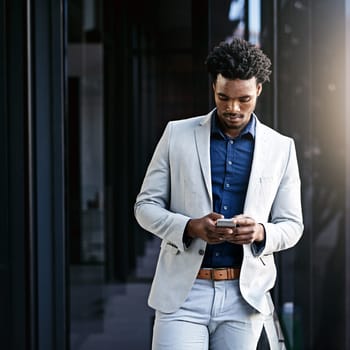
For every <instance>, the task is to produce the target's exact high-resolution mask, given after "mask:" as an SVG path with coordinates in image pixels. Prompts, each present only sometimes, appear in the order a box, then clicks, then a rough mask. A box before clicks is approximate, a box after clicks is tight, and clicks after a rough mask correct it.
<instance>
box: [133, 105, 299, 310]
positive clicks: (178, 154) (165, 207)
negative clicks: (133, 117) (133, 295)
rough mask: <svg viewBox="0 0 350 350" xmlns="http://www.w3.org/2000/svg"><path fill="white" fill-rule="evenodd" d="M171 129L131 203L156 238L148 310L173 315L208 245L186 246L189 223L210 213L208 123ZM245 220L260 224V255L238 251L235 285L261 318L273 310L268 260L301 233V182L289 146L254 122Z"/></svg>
mask: <svg viewBox="0 0 350 350" xmlns="http://www.w3.org/2000/svg"><path fill="white" fill-rule="evenodd" d="M212 114H213V113H212V112H210V113H209V114H207V115H204V116H200V117H194V118H189V119H184V120H178V121H173V122H169V123H168V125H167V127H166V128H165V131H164V133H163V135H162V137H161V139H160V141H159V143H158V145H157V147H156V149H155V152H154V154H153V157H152V160H151V162H150V164H149V166H148V169H147V172H146V175H145V178H144V182H143V184H142V187H141V191H140V193H139V194H138V196H137V199H136V203H135V208H134V210H135V217H136V219H137V221H138V223H139V224H140V225H141V226H142V227H143V228H144V229H145V230H147V231H149V232H151V233H153V234H155V235H156V236H158V237H160V238H161V239H162V243H161V249H160V254H159V259H158V263H157V268H156V272H155V276H154V279H153V283H152V287H151V292H150V295H149V299H148V302H149V305H150V306H151V307H152V308H154V309H156V310H160V311H162V312H165V313H171V312H174V311H176V310H177V309H178V308H179V307H180V306H181V304H182V303H183V302H184V300H185V298H186V297H187V295H188V293H189V291H190V289H191V287H192V285H193V283H194V281H195V279H196V275H197V273H198V270H199V269H200V266H201V263H202V260H203V252H204V250H205V248H206V242H205V241H203V240H202V239H199V238H197V239H194V240H193V241H192V243H191V245H190V246H189V247H188V248H186V247H184V244H183V241H182V236H183V232H184V229H185V226H186V223H187V221H188V220H189V219H190V218H199V217H202V216H205V215H207V214H208V213H210V212H212V210H213V200H212V188H211V173H210V133H211V121H210V120H211V116H212ZM254 118H256V116H254ZM244 214H246V215H249V216H251V217H252V218H254V219H255V220H256V221H257V222H259V223H262V224H263V225H264V227H265V231H266V244H265V248H264V249H263V250H262V251H261V252H260V253H259V254H257V253H255V252H254V249H252V248H253V246H252V245H250V244H247V245H244V246H243V248H244V249H243V250H244V257H243V263H242V268H241V275H240V279H239V285H240V290H241V293H242V296H243V298H244V299H245V300H246V301H247V302H248V303H249V304H250V305H251V306H253V307H254V308H256V309H257V310H258V311H260V312H261V313H263V314H265V315H268V314H270V313H271V312H272V311H273V305H272V303H271V298H270V294H269V290H270V289H271V288H272V287H273V286H274V283H275V280H276V266H275V263H274V257H273V253H274V252H277V251H280V250H283V249H287V248H290V247H292V246H294V245H295V244H296V243H297V241H298V240H299V239H300V237H301V235H302V232H303V222H302V209H301V200H300V178H299V171H298V164H297V158H296V151H295V146H294V142H293V140H292V139H291V138H288V137H286V136H283V135H281V134H279V133H277V132H276V131H274V130H273V129H271V128H269V127H267V126H265V125H263V124H262V123H260V122H259V121H258V119H257V123H256V136H255V147H254V156H253V163H252V169H251V174H250V179H249V184H248V190H247V195H246V200H245V205H244Z"/></svg>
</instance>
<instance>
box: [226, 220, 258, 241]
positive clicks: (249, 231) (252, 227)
mask: <svg viewBox="0 0 350 350" xmlns="http://www.w3.org/2000/svg"><path fill="white" fill-rule="evenodd" d="M234 222H235V224H236V227H235V228H234V229H233V234H232V235H227V236H226V237H225V238H224V239H225V240H226V241H227V242H231V243H235V244H249V243H253V242H261V241H263V240H264V239H265V229H264V226H263V225H262V224H259V223H257V222H256V221H255V220H254V219H253V218H251V217H249V216H245V215H243V214H242V215H237V216H235V217H234Z"/></svg>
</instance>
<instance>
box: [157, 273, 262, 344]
mask: <svg viewBox="0 0 350 350" xmlns="http://www.w3.org/2000/svg"><path fill="white" fill-rule="evenodd" d="M263 324H264V317H263V315H262V314H260V313H259V312H258V311H256V310H255V309H254V308H252V307H251V306H250V305H249V304H248V303H247V302H246V301H245V300H244V299H243V298H242V296H241V293H240V291H239V286H238V280H229V281H217V282H216V281H210V280H200V279H197V280H196V282H195V283H194V285H193V288H192V290H191V291H190V293H189V295H188V297H187V299H186V300H185V302H184V304H183V305H182V307H181V308H180V309H179V310H178V311H176V312H174V313H170V314H166V313H162V312H159V311H156V317H155V323H154V328H153V341H152V350H208V349H210V350H254V349H256V347H257V343H258V341H259V337H260V334H261V331H262V327H263Z"/></svg>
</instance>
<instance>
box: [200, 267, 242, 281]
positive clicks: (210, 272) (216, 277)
mask: <svg viewBox="0 0 350 350" xmlns="http://www.w3.org/2000/svg"><path fill="white" fill-rule="evenodd" d="M240 272H241V269H234V268H232V267H228V268H217V269H200V270H199V272H198V275H197V278H199V279H204V280H213V281H224V280H235V279H237V278H239V274H240Z"/></svg>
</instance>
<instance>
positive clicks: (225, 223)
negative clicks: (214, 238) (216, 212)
mask: <svg viewBox="0 0 350 350" xmlns="http://www.w3.org/2000/svg"><path fill="white" fill-rule="evenodd" d="M216 226H217V227H236V224H235V223H234V222H233V221H232V219H217V220H216Z"/></svg>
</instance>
